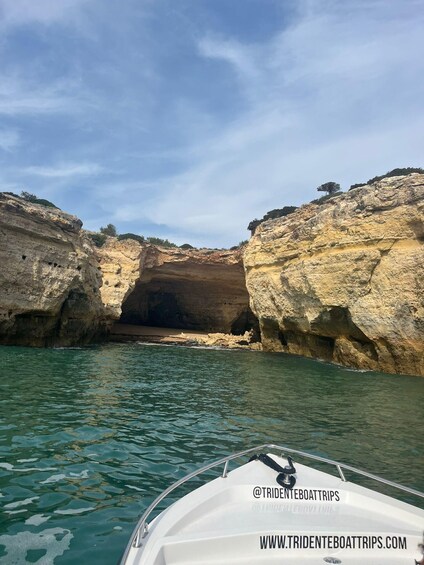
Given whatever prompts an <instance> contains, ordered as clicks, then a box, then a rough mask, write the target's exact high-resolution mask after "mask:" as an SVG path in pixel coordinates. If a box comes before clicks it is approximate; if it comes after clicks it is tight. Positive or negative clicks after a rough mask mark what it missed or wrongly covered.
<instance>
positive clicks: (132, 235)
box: [118, 233, 146, 243]
mask: <svg viewBox="0 0 424 565" xmlns="http://www.w3.org/2000/svg"><path fill="white" fill-rule="evenodd" d="M118 239H119V241H122V240H124V239H134V240H135V241H138V243H145V241H146V240H145V239H144V236H142V235H137V234H136V233H121V234H120V235H118Z"/></svg>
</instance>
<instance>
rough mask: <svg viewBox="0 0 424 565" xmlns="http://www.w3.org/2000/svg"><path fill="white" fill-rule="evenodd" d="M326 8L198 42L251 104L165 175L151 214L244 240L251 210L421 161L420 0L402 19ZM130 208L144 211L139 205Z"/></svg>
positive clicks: (373, 5)
mask: <svg viewBox="0 0 424 565" xmlns="http://www.w3.org/2000/svg"><path fill="white" fill-rule="evenodd" d="M319 4H320V5H321V7H324V8H325V9H324V10H321V11H318V12H317V11H315V10H311V9H310V8H311V6H312V5H315V7H316V5H317V3H316V2H313V3H311V4H310V5H309V7H308V10H306V11H305V13H304V14H303V17H301V18H300V19H299V20H298V21H297V22H296V23H295V24H294V25H292V27H289V28H287V29H285V30H284V31H282V32H281V33H280V34H278V35H277V36H276V37H274V38H272V39H271V40H270V41H269V42H267V43H264V44H251V45H243V44H241V43H239V42H236V41H234V40H232V39H225V38H224V39H217V38H213V37H211V36H207V37H206V38H204V39H202V40H201V41H200V42H199V53H200V54H201V55H202V56H203V57H207V58H214V59H216V60H217V61H222V63H223V64H226V65H228V64H229V65H231V67H233V69H234V71H235V73H236V75H237V77H238V78H239V84H240V89H241V92H240V94H241V95H242V96H243V97H244V99H245V100H246V101H248V106H247V108H248V109H247V110H246V111H245V112H244V113H243V114H242V115H241V117H239V118H238V119H237V120H234V121H231V122H227V123H225V124H224V123H223V124H222V128H221V133H220V134H218V135H217V136H215V137H214V138H210V137H208V136H205V137H204V139H203V143H202V144H201V146H200V148H198V149H197V150H196V151H194V152H193V153H192V156H193V163H192V165H191V166H190V167H189V168H188V169H187V170H186V171H185V172H184V173H182V174H179V175H177V176H173V177H171V178H170V177H167V178H163V179H162V181H160V182H159V183H158V186H159V187H158V189H157V191H156V192H157V194H158V195H160V197H155V196H153V197H151V199H150V201H148V202H144V203H143V211H144V214H147V216H148V217H149V218H150V219H151V221H153V222H155V223H156V224H166V225H167V226H169V227H170V228H175V229H177V228H181V226H184V229H187V231H188V232H189V233H191V234H192V235H193V236H194V237H197V238H198V241H199V240H202V239H203V240H204V234H205V233H208V234H209V241H210V242H213V241H215V242H217V244H223V243H225V242H226V243H227V244H228V243H229V242H231V240H232V241H236V240H237V239H242V238H244V237H245V236H246V233H247V232H246V231H245V227H246V225H247V223H248V221H249V220H250V219H253V217H257V216H261V215H262V214H263V213H265V212H266V211H267V210H270V209H272V208H275V207H282V206H284V205H290V204H295V205H298V204H301V203H302V202H306V201H308V200H310V199H312V198H315V197H316V193H315V187H316V186H318V185H319V184H321V183H322V182H325V181H328V180H335V181H338V182H341V183H342V184H343V185H344V187H345V188H348V187H349V184H351V183H354V182H360V181H363V180H367V179H368V178H370V177H372V176H374V175H376V174H381V173H384V172H386V171H387V170H390V169H391V168H394V167H396V166H420V165H421V166H422V165H423V163H422V160H421V159H422V153H421V149H420V148H421V147H422V144H423V142H424V133H423V125H424V116H423V114H422V108H421V100H422V95H423V82H422V79H421V78H420V77H421V76H422V75H423V71H424V62H423V60H422V58H421V53H422V51H423V47H424V38H423V35H422V22H421V21H420V19H422V16H419V13H418V14H417V13H415V11H414V10H412V7H415V8H416V7H417V3H416V2H413V3H412V4H413V6H412V4H411V11H410V12H408V11H406V12H403V11H402V14H398V16H399V17H395V16H396V14H393V13H390V11H389V12H387V11H386V9H385V7H384V5H383V4H384V3H383V4H381V3H380V2H368V3H367V10H359V9H356V7H355V4H354V3H350V2H348V3H346V5H345V10H341V9H339V8H338V7H337V9H333V5H332V4H331V3H329V4H327V3H325V2H320V3H319ZM421 13H423V14H424V12H421ZM187 124H189V121H188V122H187ZM187 127H189V125H188V126H187ZM132 198H135V200H132V202H136V201H137V194H135V195H132ZM141 205H142V204H141V202H140V206H141ZM127 212H128V213H130V214H131V215H132V216H133V217H134V218H135V214H136V213H135V208H134V207H133V211H132V212H130V211H129V210H127ZM237 234H240V235H239V236H237Z"/></svg>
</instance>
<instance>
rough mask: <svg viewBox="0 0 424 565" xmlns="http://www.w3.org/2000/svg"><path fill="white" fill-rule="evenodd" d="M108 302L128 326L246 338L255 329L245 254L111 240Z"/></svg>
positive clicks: (103, 260) (106, 255)
mask: <svg viewBox="0 0 424 565" xmlns="http://www.w3.org/2000/svg"><path fill="white" fill-rule="evenodd" d="M98 254H99V261H100V267H101V270H102V273H103V286H102V289H101V293H102V298H103V302H104V303H105V304H106V305H107V307H108V311H109V313H110V315H111V316H113V317H114V318H115V319H120V320H121V321H122V322H124V323H130V324H143V325H148V326H163V327H171V328H180V329H190V330H201V331H217V332H227V333H229V332H233V333H244V332H245V331H246V330H247V329H250V328H251V327H252V326H253V325H254V322H255V320H254V318H253V316H252V314H251V312H250V309H249V296H248V294H247V289H246V284H245V278H244V270H243V263H242V256H241V253H240V252H239V251H211V250H194V249H191V250H181V249H178V248H170V249H168V248H159V247H156V246H153V245H140V244H139V243H137V242H135V241H132V240H125V241H118V240H116V239H112V238H110V239H108V241H107V243H106V245H105V246H104V247H102V248H101V249H100V250H99V251H98Z"/></svg>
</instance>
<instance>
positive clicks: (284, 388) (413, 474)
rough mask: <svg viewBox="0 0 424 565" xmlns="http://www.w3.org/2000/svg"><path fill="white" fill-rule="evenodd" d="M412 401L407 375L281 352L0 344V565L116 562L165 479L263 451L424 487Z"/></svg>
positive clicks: (422, 392) (418, 400)
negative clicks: (274, 448) (315, 458)
mask: <svg viewBox="0 0 424 565" xmlns="http://www.w3.org/2000/svg"><path fill="white" fill-rule="evenodd" d="M423 401H424V379H422V378H419V377H407V376H394V375H384V374H378V373H361V372H355V371H350V370H347V369H342V368H340V367H336V366H334V365H329V364H325V363H320V362H316V361H311V360H307V359H303V358H298V357H293V356H286V355H280V354H265V353H258V352H249V351H219V350H208V349H189V348H177V347H160V346H148V345H137V344H132V345H127V344H124V345H115V344H110V345H105V346H99V347H90V348H84V349H55V350H41V349H27V348H17V347H16V348H15V347H7V348H6V347H1V348H0V562H1V563H5V564H24V563H25V564H26V563H38V564H43V565H44V564H48V563H53V562H54V563H55V564H56V563H57V564H61V565H65V564H76V563H82V564H84V563H87V564H88V563H90V564H93V565H97V564H100V563H102V564H106V565H107V564H111V565H114V564H115V563H116V562H117V560H118V559H119V557H120V555H121V553H122V551H123V550H124V548H125V546H126V543H127V541H128V538H129V535H130V533H131V531H132V529H133V527H134V525H135V522H136V521H137V519H138V517H139V515H140V514H141V512H142V511H143V509H145V508H146V506H147V505H148V504H149V503H150V502H151V501H152V499H153V498H154V497H155V496H156V495H157V494H158V493H159V492H161V491H162V490H163V489H164V488H166V487H167V486H168V485H169V484H170V483H172V482H174V481H175V480H176V479H178V478H180V477H182V476H184V475H185V474H187V473H188V472H190V471H192V470H193V469H195V468H196V467H198V466H200V465H201V464H203V463H206V462H209V461H212V460H214V459H218V458H219V457H221V456H223V455H227V454H229V453H232V452H234V451H236V450H242V449H246V448H249V447H252V446H255V445H257V444H261V443H265V442H275V443H282V444H285V445H287V446H289V447H293V448H297V449H301V450H304V451H311V452H313V453H316V454H320V455H323V456H326V457H329V458H332V459H337V460H340V461H343V462H345V463H349V464H351V465H354V466H359V467H362V468H364V469H367V470H369V471H371V472H374V473H376V474H379V475H382V476H384V477H385V478H387V479H391V480H394V481H396V482H401V483H403V484H406V485H409V486H412V487H414V488H417V489H418V490H424V445H423V413H424V411H423V406H424V402H423ZM363 484H367V483H363ZM391 494H394V493H391ZM404 499H405V498H404ZM405 500H408V498H406V499H405Z"/></svg>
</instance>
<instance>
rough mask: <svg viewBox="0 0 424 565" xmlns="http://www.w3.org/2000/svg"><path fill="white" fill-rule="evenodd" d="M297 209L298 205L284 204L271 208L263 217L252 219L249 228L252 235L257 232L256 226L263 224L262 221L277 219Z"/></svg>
mask: <svg viewBox="0 0 424 565" xmlns="http://www.w3.org/2000/svg"><path fill="white" fill-rule="evenodd" d="M295 210H297V206H284V207H283V208H275V209H274V210H270V211H269V212H267V213H266V214H265V215H264V216H263V218H262V219H260V220H258V219H257V218H255V219H254V220H252V221H251V222H250V223H249V225H248V226H247V229H248V230H250V231H251V232H252V235H253V234H254V233H255V231H256V228H257V227H258V226H259V225H260V224H262V222H266V220H275V219H276V218H282V217H283V216H288V215H289V214H292V213H293V212H294V211H295Z"/></svg>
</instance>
